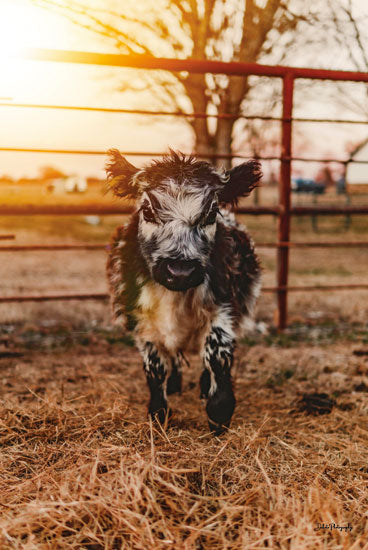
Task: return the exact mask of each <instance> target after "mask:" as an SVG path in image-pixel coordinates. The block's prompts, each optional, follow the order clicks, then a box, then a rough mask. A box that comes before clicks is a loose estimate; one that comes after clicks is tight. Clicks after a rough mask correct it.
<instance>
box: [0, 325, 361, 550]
mask: <svg viewBox="0 0 368 550" xmlns="http://www.w3.org/2000/svg"><path fill="white" fill-rule="evenodd" d="M1 342H2V348H1V349H2V352H1V357H2V358H1V359H0V368H1V373H2V377H1V384H0V386H1V391H0V395H1V401H0V405H1V428H0V444H1V448H2V453H1V456H0V461H1V468H0V471H1V477H0V491H1V495H2V498H1V503H0V518H1V519H0V546H1V548H2V549H4V550H6V549H9V550H10V549H22V550H23V549H27V550H28V549H42V550H43V549H63V550H66V549H77V548H78V549H89V550H92V549H93V550H103V549H111V550H113V549H120V548H123V549H129V550H130V549H132V550H133V549H134V550H135V549H147V548H157V550H161V549H164V548H175V549H178V548H179V549H181V548H182V549H188V550H190V549H206V550H207V549H208V550H216V549H219V550H220V549H221V550H225V549H232V550H233V549H234V550H235V549H239V550H240V549H248V548H249V549H260V548H281V549H289V548H296V549H299V548H303V549H304V548H308V549H317V550H318V549H322V548H323V549H325V548H329V549H336V550H337V549H340V548H354V549H355V548H356V549H358V548H359V549H363V548H367V547H368V546H367V542H366V533H367V532H368V518H367V514H366V510H367V504H368V489H367V481H368V469H367V463H368V460H367V459H368V430H367V420H368V393H367V391H368V331H367V330H365V331H363V330H361V329H355V330H350V332H348V331H347V330H344V331H341V332H340V331H338V330H337V329H334V328H331V327H330V328H326V327H325V328H323V329H322V328H315V329H314V332H311V331H310V330H308V332H307V333H305V332H303V330H301V329H299V330H297V329H296V328H294V329H293V330H291V331H289V332H288V333H287V334H285V335H283V336H278V335H277V334H272V333H271V334H269V335H268V336H259V335H255V336H254V337H253V339H248V341H246V342H245V343H244V342H243V343H242V344H241V345H240V347H239V349H238V353H237V358H236V362H235V368H234V385H235V391H236V396H237V408H236V412H235V415H234V418H233V422H232V425H231V429H230V431H229V432H228V433H227V434H225V435H224V436H222V437H221V438H215V437H213V436H211V435H210V434H209V432H208V427H207V423H206V417H205V411H204V408H203V406H202V404H201V402H200V399H199V388H198V378H199V374H200V364H199V361H198V358H190V363H191V368H185V371H184V389H183V393H182V395H181V396H173V397H172V398H171V400H170V402H171V406H172V409H173V412H174V416H173V419H172V422H171V425H170V426H168V427H167V429H162V428H160V427H159V426H156V425H152V424H150V422H149V421H148V418H147V415H146V406H147V399H148V394H147V389H146V385H145V381H144V376H143V373H142V368H141V361H140V358H139V356H138V353H137V351H136V350H135V349H134V347H132V346H131V341H130V339H129V337H128V336H123V337H122V336H121V335H120V333H119V332H117V331H115V330H112V329H109V330H102V329H99V328H96V327H95V328H93V327H88V330H86V331H80V330H79V331H75V330H73V329H71V327H69V326H68V325H67V324H65V323H64V325H59V324H52V323H51V324H50V323H41V325H36V324H34V325H31V326H19V327H13V328H12V329H11V330H6V328H3V330H2V334H1ZM315 392H317V393H325V394H327V395H328V396H329V398H330V399H331V405H332V410H331V412H330V413H329V414H324V415H313V414H308V413H307V412H306V411H305V410H303V409H304V408H303V402H302V398H303V395H304V394H311V393H315ZM322 524H324V525H325V526H327V525H328V526H330V524H335V526H336V528H333V529H331V528H329V529H322V528H320V529H318V527H321V525H322ZM338 527H341V528H342V527H346V529H344V530H340V529H338ZM350 527H351V530H350Z"/></svg>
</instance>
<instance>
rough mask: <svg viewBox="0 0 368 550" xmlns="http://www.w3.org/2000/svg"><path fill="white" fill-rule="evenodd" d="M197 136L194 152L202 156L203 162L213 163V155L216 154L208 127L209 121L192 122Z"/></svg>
mask: <svg viewBox="0 0 368 550" xmlns="http://www.w3.org/2000/svg"><path fill="white" fill-rule="evenodd" d="M192 128H193V131H194V135H195V144H194V150H195V152H196V153H198V154H199V155H200V156H201V159H202V160H207V161H209V162H213V161H214V159H213V156H212V155H213V154H214V153H216V149H215V147H214V140H213V136H211V135H210V133H209V131H208V127H207V119H205V118H195V119H194V120H193V122H192Z"/></svg>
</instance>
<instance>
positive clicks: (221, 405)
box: [206, 386, 235, 435]
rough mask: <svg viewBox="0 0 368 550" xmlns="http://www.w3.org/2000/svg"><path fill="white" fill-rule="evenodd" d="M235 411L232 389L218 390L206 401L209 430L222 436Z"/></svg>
mask: <svg viewBox="0 0 368 550" xmlns="http://www.w3.org/2000/svg"><path fill="white" fill-rule="evenodd" d="M234 409H235V397H234V392H233V390H232V387H231V386H229V387H228V388H226V389H218V390H217V391H216V392H215V393H214V394H213V395H212V396H211V397H210V398H209V399H208V401H207V406H206V412H207V415H208V424H209V427H210V430H211V431H212V432H213V433H214V434H215V435H220V434H222V433H223V432H224V431H225V430H226V429H227V428H228V427H229V426H230V421H231V417H232V416H233V412H234Z"/></svg>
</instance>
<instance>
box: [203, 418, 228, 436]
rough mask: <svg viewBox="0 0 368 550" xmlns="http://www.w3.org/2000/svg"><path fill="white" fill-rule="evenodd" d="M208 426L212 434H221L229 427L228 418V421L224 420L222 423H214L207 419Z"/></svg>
mask: <svg viewBox="0 0 368 550" xmlns="http://www.w3.org/2000/svg"><path fill="white" fill-rule="evenodd" d="M208 426H209V428H210V431H211V432H212V433H213V435H221V434H223V433H224V432H225V431H226V430H227V429H228V428H229V426H230V420H229V421H228V422H225V423H224V424H215V423H214V422H212V421H211V420H210V419H208Z"/></svg>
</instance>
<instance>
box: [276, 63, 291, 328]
mask: <svg viewBox="0 0 368 550" xmlns="http://www.w3.org/2000/svg"><path fill="white" fill-rule="evenodd" d="M293 91H294V77H293V74H292V73H286V74H285V76H284V78H283V89H282V118H283V121H282V139H281V147H282V149H281V168H280V183H279V206H280V214H279V224H278V245H279V246H278V249H277V286H278V291H277V309H278V320H277V325H278V329H279V330H283V329H284V328H286V325H287V298H288V296H287V290H286V288H285V287H286V286H287V284H288V275H289V247H287V246H280V243H282V242H284V243H285V242H289V241H290V238H289V236H290V206H291V204H290V203H291V197H290V195H291V127H292V121H291V118H292V112H293Z"/></svg>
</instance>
